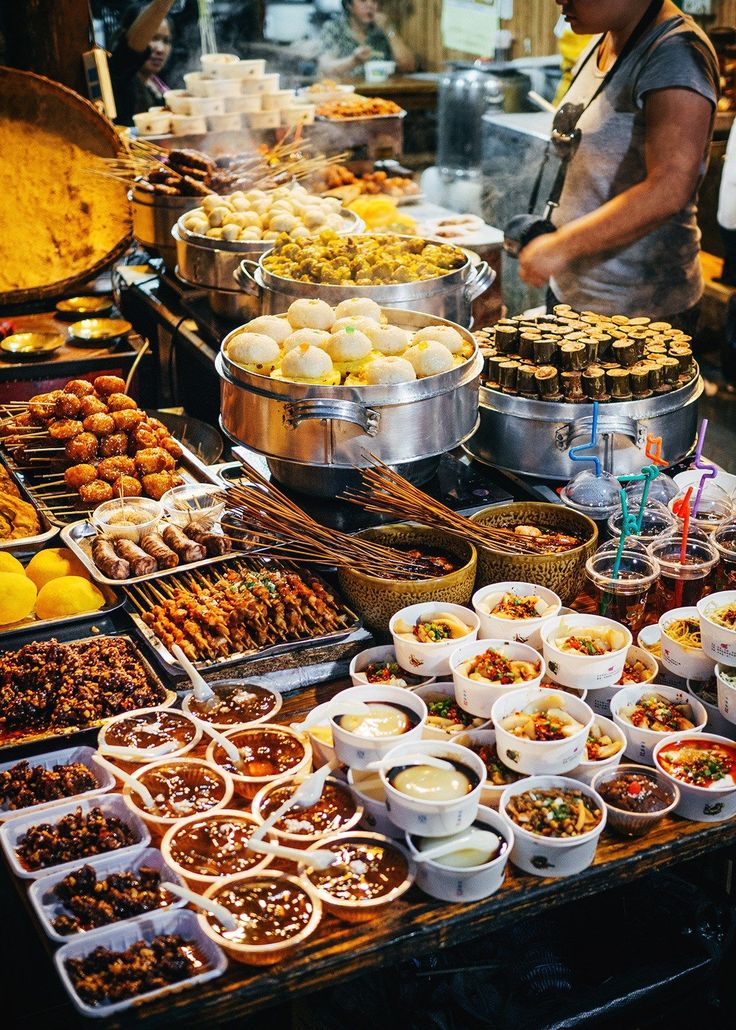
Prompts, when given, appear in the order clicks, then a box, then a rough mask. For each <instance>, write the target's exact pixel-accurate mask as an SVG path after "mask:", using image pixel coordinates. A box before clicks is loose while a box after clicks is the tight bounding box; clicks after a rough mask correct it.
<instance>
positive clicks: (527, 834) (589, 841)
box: [499, 776, 607, 877]
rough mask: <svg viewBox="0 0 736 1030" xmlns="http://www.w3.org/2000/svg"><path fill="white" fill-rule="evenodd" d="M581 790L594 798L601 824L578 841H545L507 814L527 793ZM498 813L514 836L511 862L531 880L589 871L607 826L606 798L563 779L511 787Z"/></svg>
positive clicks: (540, 779)
mask: <svg viewBox="0 0 736 1030" xmlns="http://www.w3.org/2000/svg"><path fill="white" fill-rule="evenodd" d="M535 788H536V789H538V790H554V789H556V788H559V789H560V790H566V791H569V790H579V791H581V792H582V793H583V794H587V796H588V797H590V798H593V800H594V801H595V803H596V805H597V806H598V808H599V809H600V811H601V820H600V822H599V823H598V825H597V826H596V827H595V828H594V829H592V830H590V831H589V832H588V833H585V834H581V835H580V836H579V837H542V836H540V835H539V834H537V833H532V832H531V831H530V830H526V829H524V827H523V826H519V825H518V824H517V823H515V822H514V820H513V819H512V818H511V816H510V815H508V814H507V812H506V806H507V805H508V803H509V800H510V799H511V798H512V797H515V796H516V795H517V794H524V793H525V792H526V791H528V790H534V789H535ZM499 813H500V815H501V817H502V818H503V820H504V821H505V823H506V825H507V826H510V827H511V829H512V831H513V833H514V844H513V847H512V849H511V856H510V857H511V861H512V862H513V864H514V865H515V866H518V868H519V869H522V870H523V871H524V872H525V873H531V874H532V876H553V877H556V876H572V875H574V874H575V873H580V872H582V871H583V869H587V868H588V866H589V865H591V864H592V862H593V859H594V858H595V853H596V849H597V847H598V840H599V839H600V835H601V833H602V832H603V829H604V827H605V825H606V816H607V813H606V806H605V804H604V803H603V798H601V796H600V795H599V794H597V793H596V792H595V791H594V790H593V788H592V787H589V786H588V785H587V784H586V783H580V782H579V780H570V779H567V778H565V777H564V776H534V777H530V778H529V779H528V780H520V781H519V783H512V784H511V786H509V787H507V788H506V790H505V791H504V792H503V794H502V795H501V803H500V805H499Z"/></svg>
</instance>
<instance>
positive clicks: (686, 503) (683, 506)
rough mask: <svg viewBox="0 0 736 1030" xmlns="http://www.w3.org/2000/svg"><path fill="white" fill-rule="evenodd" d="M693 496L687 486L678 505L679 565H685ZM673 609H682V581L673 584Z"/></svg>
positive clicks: (691, 490) (690, 488) (691, 489)
mask: <svg viewBox="0 0 736 1030" xmlns="http://www.w3.org/2000/svg"><path fill="white" fill-rule="evenodd" d="M692 495H693V488H692V487H691V486H689V487H688V488H687V492H686V493H685V496H684V497H683V498H682V501H681V502H680V504H679V505H678V510H677V512H676V514H677V515H680V516H681V517H682V543H681V544H680V565H683V566H684V564H685V559H686V557H687V535H688V532H689V530H690V498H691V497H692ZM675 602H676V603H675V608H681V607H682V579H678V581H677V582H676V583H675Z"/></svg>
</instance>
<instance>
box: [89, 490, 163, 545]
mask: <svg viewBox="0 0 736 1030" xmlns="http://www.w3.org/2000/svg"><path fill="white" fill-rule="evenodd" d="M163 513H164V508H163V505H162V504H161V502H160V501H154V500H152V499H151V498H150V497H126V498H124V499H122V500H121V499H120V498H119V497H114V498H113V499H112V500H111V501H103V503H102V504H98V506H97V507H96V508H95V510H94V511H93V512H92V525H93V526H94V527H95V529H96V530H97V531H98V533H101V534H102V536H105V537H108V538H109V539H111V540H132V541H133V542H134V543H138V542H139V541H140V540H142V539H143V537H144V536H146V534H147V533H152V532H153V531H154V530H155V528H156V526H157V525H158V524H159V522H160V521H161V518H162V517H163ZM126 515H127V517H129V518H130V517H133V518H136V519H140V520H141V521H140V522H136V523H135V524H133V523H130V524H125V525H123V524H121V523H117V522H116V523H111V522H110V519H111V518H112V519H116V518H125V517H126Z"/></svg>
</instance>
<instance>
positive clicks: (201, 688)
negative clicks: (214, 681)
mask: <svg viewBox="0 0 736 1030" xmlns="http://www.w3.org/2000/svg"><path fill="white" fill-rule="evenodd" d="M171 653H172V654H173V656H174V658H176V660H177V661H178V662H179V665H181V667H182V669H183V670H184V672H185V673H186V674H187V676H188V677H189V682H190V683H191V684H192V687H193V688H194V697H195V699H196V700H197V701H198V702H199V704H201V705H203V706H204V709H205V711H207V710H208V709H210V708H213V707H214V705H215V702H216V700H217V695H216V694H215V692H214V690H213V689H212V687H211V686H210V685H209V683H208V682H207V681H206V680H205V679H204V678H203V677H202V676H201V675H200V674H199V672H198V671H197V670H196V669H195V667H194V666H193V665H192V663H191V662H190V661H189V659H188V658H187V656H186V655H185V654H184V652H183V651H182V649H181V647H180V646H179V644H172V647H171Z"/></svg>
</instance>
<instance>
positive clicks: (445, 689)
mask: <svg viewBox="0 0 736 1030" xmlns="http://www.w3.org/2000/svg"><path fill="white" fill-rule="evenodd" d="M414 693H415V694H416V695H417V697H421V699H422V701H424V703H425V705H426V706H427V722H426V723H425V726H424V732H423V733H422V740H451V739H452V737H453V736H454V735H455V734H456V733H459V732H460V729H461V728H464V727H460V726H459V725H457V724H456V725H455V726H454V727H452V728H451V729H448V730H445V729H444V728H443V727H442V726H437V725H435V724H434V723H432V722H430V720H431V719H432V715H431V713H430V711H429V705H430V703H431V702H432V701H438V700H440V699H441V698H444V697H449V698H452V700H453V701H455V684H454V683H453V682H452V680H445V681H436V682H433V683H428V684H427V685H426V686H424V687H417V688H416V690H415V691H414ZM455 703H457V702H455ZM458 707H460V706H459V705H458ZM473 722H474V723H475V727H474V728H477V729H480V727H481V726H487V725H488V719H480V718H478V717H475V718H474V719H473ZM468 728H470V727H468Z"/></svg>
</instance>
